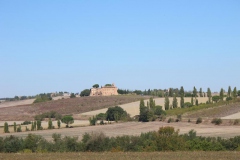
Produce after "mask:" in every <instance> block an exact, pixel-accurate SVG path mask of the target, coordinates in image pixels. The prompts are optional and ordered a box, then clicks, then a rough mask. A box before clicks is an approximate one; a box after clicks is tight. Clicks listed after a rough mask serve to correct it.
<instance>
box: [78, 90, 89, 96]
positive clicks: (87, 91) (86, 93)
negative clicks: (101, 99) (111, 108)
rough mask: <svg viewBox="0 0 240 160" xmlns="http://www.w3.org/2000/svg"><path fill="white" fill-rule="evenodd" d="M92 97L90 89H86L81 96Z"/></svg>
mask: <svg viewBox="0 0 240 160" xmlns="http://www.w3.org/2000/svg"><path fill="white" fill-rule="evenodd" d="M89 95H90V90H89V89H84V90H83V91H82V92H81V93H80V96H81V97H84V96H89Z"/></svg>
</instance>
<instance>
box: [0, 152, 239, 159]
mask: <svg viewBox="0 0 240 160" xmlns="http://www.w3.org/2000/svg"><path fill="white" fill-rule="evenodd" d="M239 157H240V152H235V151H232V152H200V151H198V152H151V153H149V152H131V153H130V152H117V153H111V152H101V153H82V152H79V153H11V154H10V153H9V154H7V153H4V154H3V153H1V154H0V159H4V160H15V159H18V160H21V159H23V160H28V159H34V160H42V159H49V160H53V159H57V160H61V159H62V160H66V159H71V160H72V159H81V160H87V159H90V160H91V159H93V160H95V159H101V160H113V159H114V160H119V159H124V160H146V159H151V160H155V159H156V160H192V159H194V160H238V159H239Z"/></svg>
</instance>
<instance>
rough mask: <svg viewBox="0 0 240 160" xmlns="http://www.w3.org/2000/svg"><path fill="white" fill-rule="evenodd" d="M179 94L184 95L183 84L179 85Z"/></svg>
mask: <svg viewBox="0 0 240 160" xmlns="http://www.w3.org/2000/svg"><path fill="white" fill-rule="evenodd" d="M179 94H180V96H181V95H183V97H184V88H183V86H181V88H180V91H179Z"/></svg>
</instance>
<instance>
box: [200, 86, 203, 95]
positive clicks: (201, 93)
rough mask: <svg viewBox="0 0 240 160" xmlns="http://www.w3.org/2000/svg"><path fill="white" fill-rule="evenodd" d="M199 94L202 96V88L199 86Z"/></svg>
mask: <svg viewBox="0 0 240 160" xmlns="http://www.w3.org/2000/svg"><path fill="white" fill-rule="evenodd" d="M199 95H200V97H203V92H202V88H200V90H199Z"/></svg>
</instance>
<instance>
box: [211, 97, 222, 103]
mask: <svg viewBox="0 0 240 160" xmlns="http://www.w3.org/2000/svg"><path fill="white" fill-rule="evenodd" d="M220 99H221V98H220V96H213V97H212V101H214V102H215V103H217V102H218V101H219V100H220Z"/></svg>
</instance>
